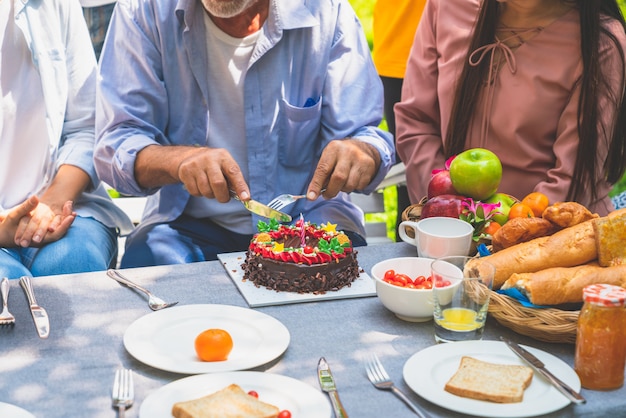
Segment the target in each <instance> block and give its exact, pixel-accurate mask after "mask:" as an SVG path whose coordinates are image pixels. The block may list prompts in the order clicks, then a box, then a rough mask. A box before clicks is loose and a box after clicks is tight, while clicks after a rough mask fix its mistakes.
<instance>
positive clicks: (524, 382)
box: [445, 356, 533, 403]
mask: <svg viewBox="0 0 626 418" xmlns="http://www.w3.org/2000/svg"><path fill="white" fill-rule="evenodd" d="M532 379H533V370H532V369H531V368H530V367H527V366H519V365H508V364H494V363H488V362H485V361H481V360H477V359H475V358H473V357H468V356H464V357H463V358H461V363H460V365H459V368H458V370H457V371H456V373H455V374H454V375H453V376H452V377H451V378H450V380H449V381H448V382H447V383H446V386H445V390H446V391H447V392H450V393H452V394H454V395H458V396H462V397H464V398H472V399H478V400H483V401H490V402H497V403H514V402H521V401H522V400H523V398H524V390H525V389H526V388H527V387H528V386H529V385H530V383H531V381H532Z"/></svg>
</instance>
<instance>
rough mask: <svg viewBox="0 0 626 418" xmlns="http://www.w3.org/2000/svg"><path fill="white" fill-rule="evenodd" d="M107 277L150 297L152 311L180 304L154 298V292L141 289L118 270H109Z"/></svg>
mask: <svg viewBox="0 0 626 418" xmlns="http://www.w3.org/2000/svg"><path fill="white" fill-rule="evenodd" d="M107 276H109V277H110V278H112V279H113V280H115V281H118V282H120V283H122V284H124V285H126V286H128V287H130V288H134V289H137V290H140V291H142V292H143V293H145V294H146V295H147V296H148V305H149V306H150V309H152V310H153V311H159V310H161V309H165V308H168V307H170V306H174V305H176V304H177V303H178V302H166V301H164V300H163V299H161V298H158V297H156V296H154V295H153V294H152V292H150V291H149V290H148V289H146V288H144V287H141V286H139V285H138V284H136V283H133V282H131V281H130V280H128V279H127V278H126V277H124V276H123V275H122V273H120V272H119V271H117V270H113V269H109V270H107Z"/></svg>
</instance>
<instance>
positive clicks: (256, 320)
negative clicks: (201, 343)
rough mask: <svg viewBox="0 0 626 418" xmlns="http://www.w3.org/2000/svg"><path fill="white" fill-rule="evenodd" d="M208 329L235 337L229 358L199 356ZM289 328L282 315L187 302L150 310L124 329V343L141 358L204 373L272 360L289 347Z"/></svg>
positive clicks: (169, 367)
mask: <svg viewBox="0 0 626 418" xmlns="http://www.w3.org/2000/svg"><path fill="white" fill-rule="evenodd" d="M209 328H221V329H223V330H226V331H228V333H229V334H230V335H231V337H232V338H233V349H232V351H231V352H230V355H229V356H228V360H226V361H212V362H204V361H200V359H198V357H197V356H196V351H195V348H194V341H195V339H196V337H197V336H198V334H200V333H201V332H202V331H204V330H206V329H209ZM289 339H290V336H289V331H288V330H287V328H286V327H285V326H284V325H283V324H282V323H281V322H280V321H278V320H277V319H275V318H273V317H271V316H269V315H266V314H264V313H261V312H257V311H255V310H252V309H248V308H241V307H238V306H230V305H183V306H174V307H172V308H167V309H163V310H162V311H156V312H153V313H150V314H148V315H145V316H143V317H141V318H139V319H137V320H136V321H135V322H133V323H132V324H130V326H129V327H128V329H127V330H126V332H125V333H124V347H126V350H128V352H129V353H130V354H131V355H132V356H133V357H135V358H136V359H137V360H139V361H141V362H142V363H145V364H147V365H149V366H152V367H156V368H157V369H161V370H166V371H170V372H175V373H185V374H199V373H214V372H227V371H234V370H245V369H250V368H253V367H257V366H260V365H263V364H265V363H268V362H270V361H272V360H274V359H275V358H277V357H278V356H280V355H281V354H282V353H284V352H285V350H286V349H287V346H288V345H289Z"/></svg>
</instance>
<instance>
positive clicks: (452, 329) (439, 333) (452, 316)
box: [431, 256, 496, 343]
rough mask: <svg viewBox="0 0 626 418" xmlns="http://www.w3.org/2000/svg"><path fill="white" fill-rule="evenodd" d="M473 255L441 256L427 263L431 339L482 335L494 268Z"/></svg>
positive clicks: (459, 339) (441, 340) (452, 338)
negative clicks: (430, 279)
mask: <svg viewBox="0 0 626 418" xmlns="http://www.w3.org/2000/svg"><path fill="white" fill-rule="evenodd" d="M473 260H474V261H475V260H476V259H475V258H473V257H462V256H454V257H443V258H439V259H437V260H434V261H433V262H432V264H431V273H432V277H433V317H434V322H435V340H436V341H437V342H438V343H440V342H452V341H467V340H480V339H482V336H483V330H484V328H485V321H486V319H487V310H488V309H489V294H490V292H491V289H492V286H493V277H494V273H495V271H496V269H495V267H494V266H493V265H491V264H489V263H487V262H484V261H482V260H481V266H480V269H478V268H475V267H473V266H472V262H473Z"/></svg>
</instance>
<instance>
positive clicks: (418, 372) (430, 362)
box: [403, 341, 580, 418]
mask: <svg viewBox="0 0 626 418" xmlns="http://www.w3.org/2000/svg"><path fill="white" fill-rule="evenodd" d="M523 347H524V348H526V349H527V350H528V351H530V352H531V353H533V354H534V355H535V356H537V357H538V358H539V360H541V361H543V362H544V363H545V365H546V368H547V369H548V370H550V371H551V372H552V373H554V375H555V376H557V377H558V378H560V379H561V380H562V381H564V382H565V383H567V384H568V385H570V386H571V387H572V388H574V389H575V390H576V391H578V390H580V379H579V378H578V375H577V374H576V372H575V371H574V370H573V369H572V368H571V367H570V366H569V365H567V363H565V362H564V361H563V360H561V359H559V358H557V357H555V356H553V355H552V354H548V353H546V352H545V351H541V350H538V349H536V348H532V347H527V346H523ZM462 356H470V357H474V358H476V359H479V360H482V361H487V362H491V363H501V364H518V365H519V364H521V365H525V366H527V364H526V363H524V361H523V360H521V359H520V358H519V357H517V355H515V354H514V353H513V352H512V351H511V350H510V349H509V348H508V347H507V346H506V344H505V343H503V342H500V341H462V342H455V343H444V344H438V345H434V346H431V347H428V348H426V349H424V350H422V351H420V352H418V353H416V354H414V355H413V356H411V358H409V359H408V360H407V362H406V363H405V365H404V370H403V376H404V380H405V381H406V383H407V385H409V387H410V388H411V389H412V390H413V391H414V392H415V393H417V394H418V395H420V396H421V397H422V398H424V399H426V400H428V401H430V402H432V403H434V404H437V405H439V406H441V407H443V408H447V409H450V410H452V411H456V412H461V413H464V414H471V415H478V416H482V417H500V418H504V417H533V416H536V415H541V414H547V413H550V412H554V411H557V410H559V409H561V408H563V407H565V406H567V405H568V404H569V403H570V401H569V400H568V399H567V398H566V397H565V396H563V395H562V394H561V393H560V392H559V391H557V390H556V389H555V388H554V386H552V385H551V384H549V383H548V381H547V380H545V379H544V378H543V377H541V376H538V375H537V373H535V374H534V375H533V380H532V382H531V384H530V386H529V387H528V388H527V389H526V391H525V392H524V400H523V401H522V402H518V403H509V404H498V403H494V402H486V401H478V400H474V399H469V398H463V397H461V396H456V395H453V394H451V393H448V392H446V391H445V390H444V386H445V384H446V382H447V381H448V380H449V379H450V378H451V377H452V375H453V374H454V373H455V372H456V370H457V369H458V367H459V362H460V361H461V357H462Z"/></svg>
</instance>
